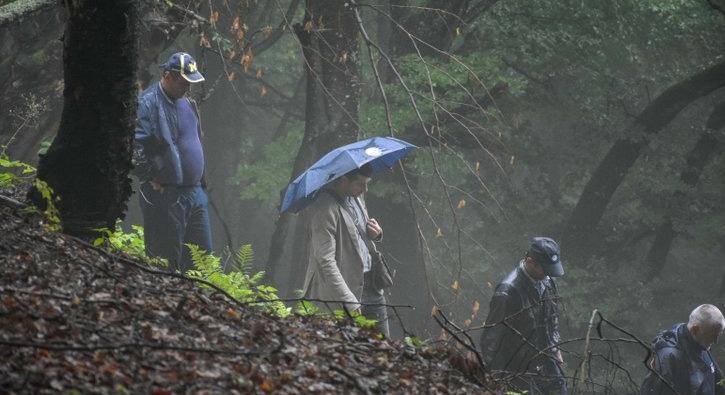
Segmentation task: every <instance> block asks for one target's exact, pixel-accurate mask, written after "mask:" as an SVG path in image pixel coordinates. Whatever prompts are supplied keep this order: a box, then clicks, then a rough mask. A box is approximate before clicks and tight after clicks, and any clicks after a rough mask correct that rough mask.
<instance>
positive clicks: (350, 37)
mask: <svg viewBox="0 0 725 395" xmlns="http://www.w3.org/2000/svg"><path fill="white" fill-rule="evenodd" d="M295 33H296V34H297V37H298V38H299V40H300V43H301V45H302V51H303V56H304V61H305V71H306V73H307V102H306V106H305V107H306V109H305V134H304V137H303V140H302V146H301V147H300V150H299V151H298V153H297V157H296V159H295V163H294V167H293V169H292V175H291V177H290V180H294V179H295V178H296V177H297V176H298V175H299V174H300V173H301V172H302V171H304V169H306V168H307V167H308V166H309V165H311V164H312V163H313V162H314V161H315V160H317V159H318V158H319V157H320V156H321V155H322V154H324V153H326V152H328V151H330V150H331V149H333V148H335V147H337V146H340V145H343V144H347V143H351V142H353V141H355V140H357V139H358V134H359V128H358V122H357V117H358V111H359V98H360V83H359V64H360V60H359V43H358V37H359V34H358V32H357V27H356V24H355V17H354V14H353V11H352V9H351V8H350V4H349V3H345V2H337V1H335V2H330V1H323V0H308V1H307V2H306V7H305V17H304V20H303V23H302V24H301V25H296V26H295ZM290 222H291V215H290V214H288V213H285V214H282V215H280V216H279V217H278V219H277V221H276V224H275V231H274V234H273V235H272V243H271V246H270V251H269V258H268V260H267V273H268V276H269V277H270V278H272V279H274V277H275V276H276V273H277V272H278V270H279V269H280V268H281V266H282V263H281V261H282V257H283V256H284V246H285V244H286V240H287V233H288V229H289V227H290ZM304 269H305V268H304V267H301V265H300V263H299V262H296V261H291V262H290V270H289V272H290V276H289V281H288V286H287V290H292V289H294V288H296V287H297V285H298V284H299V283H300V282H301V277H302V276H303V274H304Z"/></svg>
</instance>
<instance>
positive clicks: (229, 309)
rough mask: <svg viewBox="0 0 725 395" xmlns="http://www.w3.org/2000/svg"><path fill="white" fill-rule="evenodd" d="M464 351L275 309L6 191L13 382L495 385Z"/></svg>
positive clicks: (28, 389) (2, 214)
mask: <svg viewBox="0 0 725 395" xmlns="http://www.w3.org/2000/svg"><path fill="white" fill-rule="evenodd" d="M456 353H457V352H456V351H452V350H445V349H430V348H423V349H413V348H410V347H407V346H405V345H404V344H401V343H400V342H394V341H382V340H379V339H377V338H376V337H375V336H374V334H373V333H372V332H371V331H369V330H364V329H359V328H356V327H351V326H348V325H342V324H339V323H335V322H331V321H328V320H323V319H320V318H309V317H308V318H304V317H291V318H286V319H279V318H275V317H272V316H269V315H267V314H264V313H262V312H260V311H258V310H256V309H254V308H249V307H246V306H244V305H241V304H238V303H236V302H235V301H233V300H230V299H229V298H227V297H226V296H224V295H222V294H220V293H215V292H212V291H210V290H203V289H201V288H199V286H198V285H197V284H196V283H194V282H193V281H191V280H189V279H185V278H181V277H174V276H171V275H168V274H164V273H158V272H156V271H155V270H154V269H150V268H148V267H145V266H143V265H140V264H137V263H135V262H133V261H131V260H128V259H126V258H122V257H118V256H115V255H112V254H108V253H106V252H104V251H103V250H98V249H94V248H91V247H90V246H88V245H85V244H83V243H80V242H78V241H76V240H75V239H73V238H70V237H68V236H65V235H62V234H58V233H49V232H46V231H45V230H44V229H43V227H42V226H41V224H40V218H39V217H38V216H33V215H28V214H24V213H22V212H21V210H19V209H17V208H12V207H10V206H8V205H7V204H2V203H0V355H2V356H3V358H2V359H1V360H0V372H2V374H0V392H3V393H5V392H10V393H13V392H16V393H57V392H63V393H69V391H70V393H73V392H76V391H80V392H81V393H88V392H94V393H96V392H101V393H155V394H166V393H180V392H202V393H249V392H275V393H379V392H404V393H421V392H423V393H486V392H487V391H486V390H485V389H484V387H483V386H482V385H481V384H480V382H477V381H476V380H475V379H471V378H468V377H466V376H465V375H464V374H462V373H461V372H460V371H459V370H457V369H455V368H454V367H453V366H452V365H451V362H450V361H451V360H452V358H457V354H456Z"/></svg>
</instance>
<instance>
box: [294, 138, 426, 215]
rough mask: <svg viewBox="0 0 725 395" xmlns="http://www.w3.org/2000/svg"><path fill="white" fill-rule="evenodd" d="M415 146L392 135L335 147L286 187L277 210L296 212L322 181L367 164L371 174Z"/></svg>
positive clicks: (393, 162) (305, 203) (307, 200)
mask: <svg viewBox="0 0 725 395" xmlns="http://www.w3.org/2000/svg"><path fill="white" fill-rule="evenodd" d="M416 148H417V147H416V146H414V145H413V144H410V143H407V142H405V141H403V140H399V139H396V138H393V137H373V138H371V139H367V140H361V141H357V142H355V143H352V144H348V145H344V146H342V147H339V148H335V149H334V150H332V151H330V152H328V153H327V154H326V155H325V156H323V157H322V158H321V159H320V160H318V161H317V162H315V164H313V165H312V166H311V167H310V168H309V169H307V170H305V171H304V172H303V173H302V174H300V176H299V177H297V178H296V179H295V180H294V181H292V182H291V183H290V184H289V185H288V186H287V190H286V191H285V194H284V198H283V199H282V207H281V209H280V212H285V211H288V210H289V211H292V212H295V213H296V212H299V211H300V210H302V209H303V208H305V206H307V205H308V204H309V203H310V202H311V201H312V199H313V198H314V196H315V193H316V192H317V191H319V190H320V189H321V188H322V187H323V186H325V185H326V184H329V183H330V182H332V181H334V180H336V179H338V178H340V177H342V176H344V175H345V174H347V173H349V172H351V171H353V170H355V169H358V168H360V167H362V166H363V165H365V164H368V163H369V164H370V166H371V167H372V169H373V173H377V172H379V171H381V170H383V169H389V168H391V167H393V165H394V164H395V162H396V161H397V160H399V159H400V158H402V157H404V156H405V155H407V154H409V153H410V152H411V151H413V150H414V149H416Z"/></svg>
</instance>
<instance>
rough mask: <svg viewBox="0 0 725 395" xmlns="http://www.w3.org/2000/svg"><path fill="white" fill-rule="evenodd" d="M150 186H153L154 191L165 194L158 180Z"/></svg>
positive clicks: (152, 181) (153, 181)
mask: <svg viewBox="0 0 725 395" xmlns="http://www.w3.org/2000/svg"><path fill="white" fill-rule="evenodd" d="M149 184H151V188H153V190H154V191H158V192H163V191H164V187H163V186H161V184H160V183H159V182H158V181H156V180H151V181H149Z"/></svg>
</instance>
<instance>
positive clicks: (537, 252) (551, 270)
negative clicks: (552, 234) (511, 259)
mask: <svg viewBox="0 0 725 395" xmlns="http://www.w3.org/2000/svg"><path fill="white" fill-rule="evenodd" d="M526 255H527V256H530V257H531V258H533V260H535V261H536V262H537V263H538V264H540V265H541V267H542V268H543V269H544V273H546V275H547V276H550V277H561V276H563V275H564V266H563V265H562V262H561V250H560V249H559V244H557V242H555V241H554V240H553V239H551V238H549V237H534V238H533V239H532V240H531V247H529V252H528V253H527V254H526Z"/></svg>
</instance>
